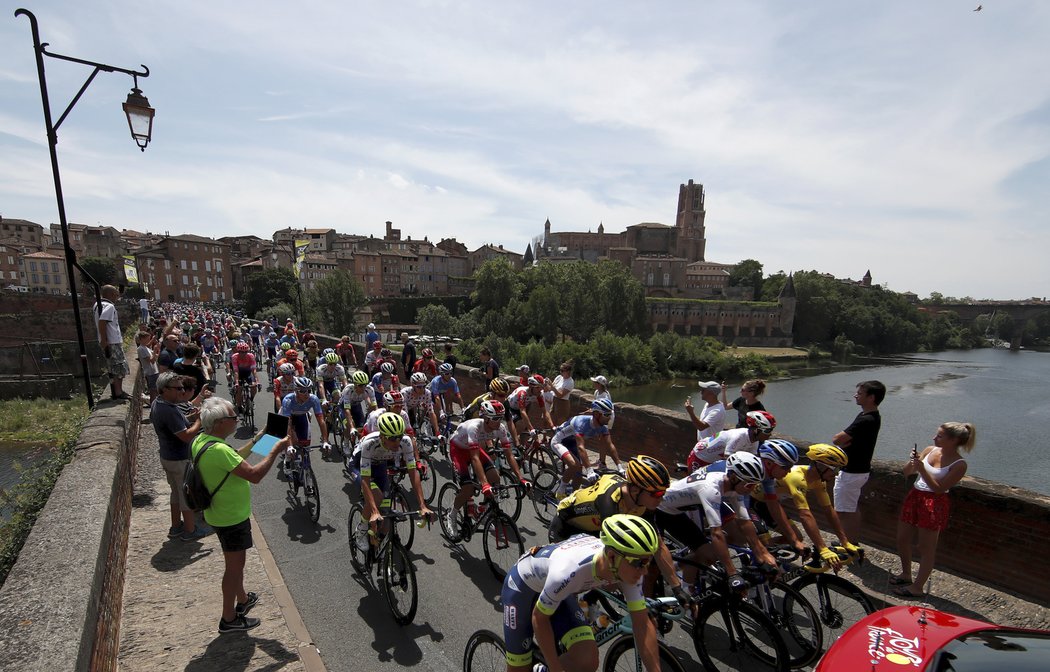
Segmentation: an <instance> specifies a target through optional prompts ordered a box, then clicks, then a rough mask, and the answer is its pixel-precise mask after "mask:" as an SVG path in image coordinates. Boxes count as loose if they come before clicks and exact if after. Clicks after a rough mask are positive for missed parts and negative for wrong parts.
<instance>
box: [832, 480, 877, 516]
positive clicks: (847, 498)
mask: <svg viewBox="0 0 1050 672" xmlns="http://www.w3.org/2000/svg"><path fill="white" fill-rule="evenodd" d="M869 476H871V474H848V473H846V472H844V471H840V472H839V473H838V475H836V476H835V511H837V512H838V513H856V511H857V503H858V502H859V501H860V491H861V489H862V488H863V487H864V484H865V483H867V482H868V477H869Z"/></svg>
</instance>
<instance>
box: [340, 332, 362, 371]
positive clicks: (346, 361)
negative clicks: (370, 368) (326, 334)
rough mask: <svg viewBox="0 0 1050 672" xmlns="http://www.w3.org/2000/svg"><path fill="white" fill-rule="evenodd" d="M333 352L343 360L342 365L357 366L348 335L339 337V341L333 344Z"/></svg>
mask: <svg viewBox="0 0 1050 672" xmlns="http://www.w3.org/2000/svg"><path fill="white" fill-rule="evenodd" d="M335 352H336V354H338V355H339V359H341V360H343V366H346V367H349V366H357V355H356V354H355V353H354V346H353V344H351V343H350V337H349V336H343V337H342V338H341V339H339V342H338V343H336V344H335Z"/></svg>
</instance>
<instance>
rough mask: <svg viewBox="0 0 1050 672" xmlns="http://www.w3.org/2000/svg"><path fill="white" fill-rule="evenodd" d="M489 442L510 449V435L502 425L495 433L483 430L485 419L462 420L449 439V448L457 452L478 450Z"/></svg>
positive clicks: (502, 424) (501, 424)
mask: <svg viewBox="0 0 1050 672" xmlns="http://www.w3.org/2000/svg"><path fill="white" fill-rule="evenodd" d="M489 441H496V442H498V443H499V445H500V446H501V447H503V448H509V447H510V435H509V434H507V428H506V426H505V425H504V423H502V422H501V423H500V424H499V426H498V427H497V428H496V429H495V431H491V432H489V431H486V430H485V419H484V418H474V419H473V420H464V421H463V422H461V423H459V426H458V427H456V431H454V432H453V433H452V436H451V437H450V438H449V441H448V442H449V446H450V447H452V448H458V449H459V450H468V449H474V450H476V449H478V448H481V447H482V446H483V445H485V444H486V443H488V442H489Z"/></svg>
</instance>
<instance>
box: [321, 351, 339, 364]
mask: <svg viewBox="0 0 1050 672" xmlns="http://www.w3.org/2000/svg"><path fill="white" fill-rule="evenodd" d="M324 361H326V362H328V363H329V364H338V363H339V355H337V354H335V353H334V352H329V353H328V354H327V355H325V356H324Z"/></svg>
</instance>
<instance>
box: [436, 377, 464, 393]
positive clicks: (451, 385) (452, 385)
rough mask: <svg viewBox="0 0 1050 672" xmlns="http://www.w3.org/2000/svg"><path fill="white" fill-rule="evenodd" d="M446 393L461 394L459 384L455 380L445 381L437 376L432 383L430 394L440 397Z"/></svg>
mask: <svg viewBox="0 0 1050 672" xmlns="http://www.w3.org/2000/svg"><path fill="white" fill-rule="evenodd" d="M445 392H452V393H453V394H459V383H457V382H456V379H455V378H449V379H448V380H445V378H444V377H443V376H435V377H434V380H432V381H430V393H431V394H433V395H434V396H435V397H438V396H441V395H442V394H444V393H445Z"/></svg>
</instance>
